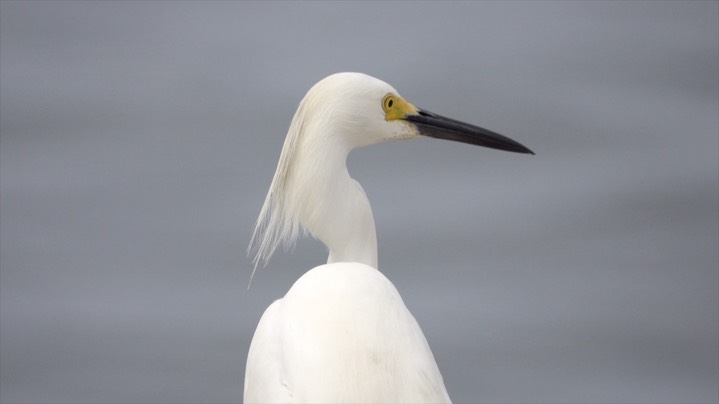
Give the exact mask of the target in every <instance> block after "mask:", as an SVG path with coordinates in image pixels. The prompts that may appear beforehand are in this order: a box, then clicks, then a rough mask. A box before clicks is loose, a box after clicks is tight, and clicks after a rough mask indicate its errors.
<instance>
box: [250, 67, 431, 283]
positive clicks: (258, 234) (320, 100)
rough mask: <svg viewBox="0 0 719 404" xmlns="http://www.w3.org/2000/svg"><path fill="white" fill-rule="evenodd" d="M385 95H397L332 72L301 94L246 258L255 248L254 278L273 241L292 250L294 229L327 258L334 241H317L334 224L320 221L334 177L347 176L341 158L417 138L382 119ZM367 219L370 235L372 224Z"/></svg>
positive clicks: (369, 80) (371, 81)
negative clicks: (354, 151)
mask: <svg viewBox="0 0 719 404" xmlns="http://www.w3.org/2000/svg"><path fill="white" fill-rule="evenodd" d="M387 94H394V95H397V91H396V90H395V89H394V88H392V86H390V85H389V84H387V83H385V82H383V81H381V80H379V79H376V78H374V77H371V76H368V75H365V74H362V73H337V74H334V75H331V76H329V77H326V78H325V79H323V80H321V81H320V82H318V83H317V84H315V85H314V86H313V87H312V88H311V89H310V90H309V91H308V92H307V94H306V95H305V97H304V98H303V99H302V101H301V102H300V105H299V107H298V109H297V112H296V113H295V116H294V118H293V119H292V123H291V124H290V128H289V131H288V132H287V138H286V139H285V143H284V146H283V147H282V153H281V154H280V160H279V163H278V165H277V171H275V175H274V177H273V179H272V184H271V185H270V190H269V192H268V193H267V197H266V198H265V203H264V205H263V206H262V210H261V211H260V216H259V218H258V219H257V224H256V226H255V230H254V232H253V235H252V241H251V242H250V246H249V248H248V253H251V252H252V251H253V250H254V251H255V257H254V259H253V263H254V269H253V271H252V274H253V276H254V272H255V270H256V269H257V266H258V264H259V263H260V262H262V263H263V265H265V264H266V263H267V262H268V261H269V259H270V257H271V256H272V254H273V253H274V251H275V250H276V249H277V247H278V246H279V244H280V243H282V244H284V246H285V248H289V247H290V246H292V245H294V242H295V241H296V239H297V237H298V236H299V232H300V228H303V229H304V230H305V231H309V232H310V233H312V234H313V235H314V236H315V237H317V238H319V239H320V240H322V241H323V242H324V243H325V244H326V245H328V247H329V248H330V256H332V253H333V251H332V247H331V244H332V242H333V241H334V240H328V239H327V238H331V237H330V236H327V237H323V236H325V233H328V232H329V230H330V229H327V228H326V227H327V226H333V225H335V224H334V223H327V221H326V220H322V219H323V216H325V215H327V212H328V209H330V210H331V209H332V207H333V206H330V204H333V205H334V204H336V203H337V201H336V200H331V199H333V198H338V196H337V195H336V194H334V193H341V192H344V190H343V189H336V187H337V186H338V183H337V182H336V181H335V179H337V178H344V177H345V176H346V178H347V179H349V174H348V173H347V167H346V158H347V154H348V153H349V152H350V151H351V150H352V149H354V148H357V147H362V146H367V145H370V144H375V143H380V142H383V141H388V140H396V139H407V138H413V137H416V136H418V133H417V131H416V129H415V128H414V127H413V126H411V125H408V124H407V123H406V122H402V121H398V120H391V121H390V120H387V119H386V117H385V113H384V111H383V109H382V100H383V98H384V97H385V96H386V95H387ZM350 180H351V179H350ZM352 182H353V183H354V184H355V185H356V186H357V187H359V184H357V183H356V182H355V181H353V180H352ZM341 184H344V182H343V183H341ZM340 186H341V185H340ZM333 187H335V188H333ZM359 190H360V191H361V187H359ZM350 192H351V191H350ZM361 193H362V197H363V198H364V199H365V200H366V197H364V192H363V191H362V192H361ZM330 195H331V196H332V197H331V198H327V197H328V196H330ZM356 196H357V195H355V197H356ZM328 199H330V200H328ZM367 208H369V202H367ZM369 213H370V219H371V210H370V211H369ZM370 222H371V223H370V224H371V232H372V233H373V234H372V237H374V222H373V220H370ZM332 230H334V229H332ZM350 230H352V229H350ZM333 233H334V232H333ZM360 233H361V232H360ZM343 234H344V236H345V237H351V235H347V232H344V233H343ZM334 236H335V235H334V234H333V235H332V237H334ZM374 254H375V255H376V240H375V251H374ZM375 265H376V258H375Z"/></svg>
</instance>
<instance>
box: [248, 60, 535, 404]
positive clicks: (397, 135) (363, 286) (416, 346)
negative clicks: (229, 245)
mask: <svg viewBox="0 0 719 404" xmlns="http://www.w3.org/2000/svg"><path fill="white" fill-rule="evenodd" d="M422 136H430V137H435V138H442V139H448V140H454V141H459V142H464V143H470V144H475V145H481V146H486V147H491V148H496V149H502V150H507V151H513V152H520V153H532V152H531V151H530V150H529V149H527V148H526V147H524V146H522V145H521V144H519V143H517V142H515V141H513V140H511V139H509V138H506V137H504V136H502V135H499V134H497V133H494V132H491V131H489V130H486V129H482V128H479V127H476V126H473V125H469V124H466V123H462V122H459V121H455V120H452V119H449V118H445V117H442V116H439V115H436V114H432V113H430V112H427V111H424V110H421V109H419V108H417V107H415V106H414V105H412V104H410V103H409V102H407V101H406V100H405V99H404V98H402V97H400V95H399V94H398V93H397V91H396V90H395V89H394V88H392V87H391V86H390V85H388V84H387V83H385V82H383V81H381V80H379V79H376V78H374V77H370V76H368V75H365V74H361V73H338V74H334V75H331V76H329V77H327V78H325V79H323V80H321V81H320V82H318V83H317V84H315V85H314V86H313V87H312V88H311V89H310V90H309V92H308V93H307V95H305V97H304V99H303V100H302V101H301V103H300V105H299V108H298V109H297V112H296V113H295V116H294V118H293V119H292V123H291V124H290V128H289V131H288V133H287V138H286V140H285V143H284V146H283V148H282V153H281V155H280V161H279V163H278V165H277V171H276V172H275V175H274V178H273V179H272V185H271V186H270V190H269V192H268V193H267V198H266V199H265V203H264V206H263V207H262V211H261V212H260V216H259V219H258V221H257V226H256V227H255V231H254V234H253V237H252V240H253V241H252V243H250V249H252V248H253V245H254V247H255V248H256V256H255V268H256V267H257V264H258V263H259V262H263V263H265V264H266V263H267V260H269V258H270V256H271V255H272V253H273V252H274V251H275V249H276V248H277V246H278V245H279V244H280V243H285V245H290V244H292V243H294V241H295V240H296V238H297V236H298V235H299V231H300V228H302V229H304V230H305V231H307V232H309V233H311V234H312V235H314V236H315V237H316V238H318V239H319V240H320V241H322V242H323V243H324V244H325V245H326V246H327V248H328V249H329V258H328V259H327V264H325V265H320V266H318V267H315V268H313V269H311V270H309V271H307V272H306V273H305V274H304V275H302V276H301V277H300V278H299V279H298V280H297V281H296V282H295V284H294V285H292V287H291V288H290V290H289V291H288V292H287V294H286V295H285V297H284V298H282V299H279V300H276V301H275V302H274V303H272V304H271V305H270V306H269V307H268V308H267V310H266V311H265V313H264V314H263V315H262V318H261V319H260V322H259V324H258V325H257V329H256V330H255V334H254V337H253V338H252V343H251V345H250V350H249V353H248V356H247V368H246V372H245V391H244V401H245V402H258V403H269V402H292V403H299V402H305V403H306V402H312V403H321V402H332V403H340V402H352V403H357V402H367V403H368V402H374V403H400V402H412V403H421V402H450V398H449V395H448V394H447V390H446V389H445V386H444V381H443V380H442V375H441V374H440V371H439V369H438V367H437V364H436V362H435V360H434V356H433V355H432V351H431V349H430V347H429V345H428V344H427V340H426V339H425V337H424V334H423V333H422V330H421V329H420V327H419V325H418V324H417V321H416V320H415V319H414V317H413V316H412V314H411V313H410V312H409V310H408V309H407V307H406V306H405V305H404V302H403V301H402V298H401V297H400V295H399V293H398V292H397V289H395V287H394V285H393V284H392V283H391V282H390V281H389V280H388V279H387V278H386V277H385V276H384V275H383V274H382V273H381V272H380V271H379V270H377V268H378V266H377V236H376V234H375V225H374V219H373V217H372V209H371V208H370V203H369V200H368V199H367V196H366V195H365V193H364V191H363V189H362V187H361V186H360V184H359V183H358V182H357V181H355V180H354V179H352V178H351V177H350V175H349V173H348V171H347V165H346V159H347V155H348V154H349V152H350V151H352V150H353V149H355V148H358V147H362V146H367V145H371V144H375V143H381V142H385V141H389V140H399V139H412V138H418V137H422ZM532 154H533V153H532ZM253 275H254V271H253Z"/></svg>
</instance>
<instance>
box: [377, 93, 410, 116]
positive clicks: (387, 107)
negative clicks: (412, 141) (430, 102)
mask: <svg viewBox="0 0 719 404" xmlns="http://www.w3.org/2000/svg"><path fill="white" fill-rule="evenodd" d="M382 109H383V110H384V113H385V115H384V119H385V120H387V121H394V120H396V119H404V118H405V117H406V116H407V115H416V114H417V107H415V106H414V105H412V104H410V103H409V102H407V101H405V99H404V98H402V97H400V96H399V95H395V94H387V95H385V96H384V98H383V99H382Z"/></svg>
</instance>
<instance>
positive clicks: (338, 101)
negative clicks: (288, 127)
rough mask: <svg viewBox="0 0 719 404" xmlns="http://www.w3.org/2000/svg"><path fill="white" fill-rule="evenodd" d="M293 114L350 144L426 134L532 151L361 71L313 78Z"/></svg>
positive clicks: (507, 149)
mask: <svg viewBox="0 0 719 404" xmlns="http://www.w3.org/2000/svg"><path fill="white" fill-rule="evenodd" d="M309 117H312V118H311V119H309ZM295 119H300V120H303V121H304V122H303V124H304V125H307V126H310V127H311V128H310V127H305V129H307V131H308V132H312V133H317V134H323V136H324V137H325V138H326V139H324V140H329V139H333V140H340V141H342V142H346V146H348V147H349V148H350V149H352V148H355V147H361V146H367V145H370V144H375V143H381V142H385V141H389V140H400V139H411V138H416V137H421V136H428V137H433V138H438V139H447V140H452V141H456V142H462V143H468V144H473V145H478V146H484V147H490V148H494V149H500V150H506V151H511V152H517V153H530V154H534V153H532V151H531V150H529V149H528V148H526V147H525V146H523V145H521V144H520V143H518V142H516V141H514V140H512V139H509V138H508V137H506V136H503V135H500V134H498V133H495V132H492V131H490V130H487V129H484V128H480V127H478V126H474V125H471V124H468V123H464V122H460V121H457V120H454V119H451V118H446V117H443V116H441V115H437V114H434V113H431V112H429V111H425V110H423V109H420V108H417V107H415V106H414V105H413V104H412V103H410V102H409V101H407V100H405V99H404V98H402V96H400V95H399V93H398V92H397V90H395V89H394V88H393V87H392V86H390V85H389V84H387V83H385V82H384V81H382V80H379V79H376V78H374V77H371V76H368V75H366V74H362V73H337V74H333V75H331V76H328V77H326V78H324V79H323V80H321V81H320V82H318V83H317V84H315V85H314V86H313V87H312V89H310V91H309V92H308V93H307V95H306V96H305V98H304V99H303V100H302V103H301V104H300V108H299V109H298V111H297V115H296V116H295ZM298 124H299V122H298Z"/></svg>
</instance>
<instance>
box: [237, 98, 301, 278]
mask: <svg viewBox="0 0 719 404" xmlns="http://www.w3.org/2000/svg"><path fill="white" fill-rule="evenodd" d="M304 104H305V101H304V100H303V102H301V103H300V106H299V108H298V109H297V112H296V113H295V116H294V118H292V123H291V124H290V129H289V131H288V133H287V137H286V138H285V143H284V145H283V146H282V153H281V154H280V161H279V162H278V163H277V170H276V171H275V176H274V177H273V178H272V184H271V185H270V190H269V191H268V192H267V197H266V198H265V203H264V205H262V210H261V211H260V216H259V217H258V218H257V223H256V224H255V230H254V231H253V232H252V239H251V240H250V245H249V246H248V247H247V255H250V256H251V255H253V254H254V257H253V259H252V263H253V265H254V266H253V268H252V275H250V282H249V284H248V285H247V288H248V289H249V287H250V285H251V284H252V278H254V276H255V271H257V267H258V266H259V264H260V263H262V266H265V265H267V263H268V262H269V260H270V257H272V254H273V253H274V252H275V250H276V249H277V247H278V246H279V245H280V243H282V244H283V245H284V247H285V248H286V249H289V248H290V247H292V246H294V244H295V241H296V240H297V237H298V236H299V231H300V227H301V225H300V222H299V218H298V217H297V215H296V214H295V211H294V210H293V209H291V206H290V201H289V200H288V199H289V198H288V195H287V193H288V187H289V186H290V184H289V182H290V178H289V174H290V172H291V170H292V166H293V165H294V161H295V156H296V154H297V148H298V146H299V138H300V136H301V134H302V128H303V126H304V118H303V117H304V113H303V111H304V109H305V105H304Z"/></svg>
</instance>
